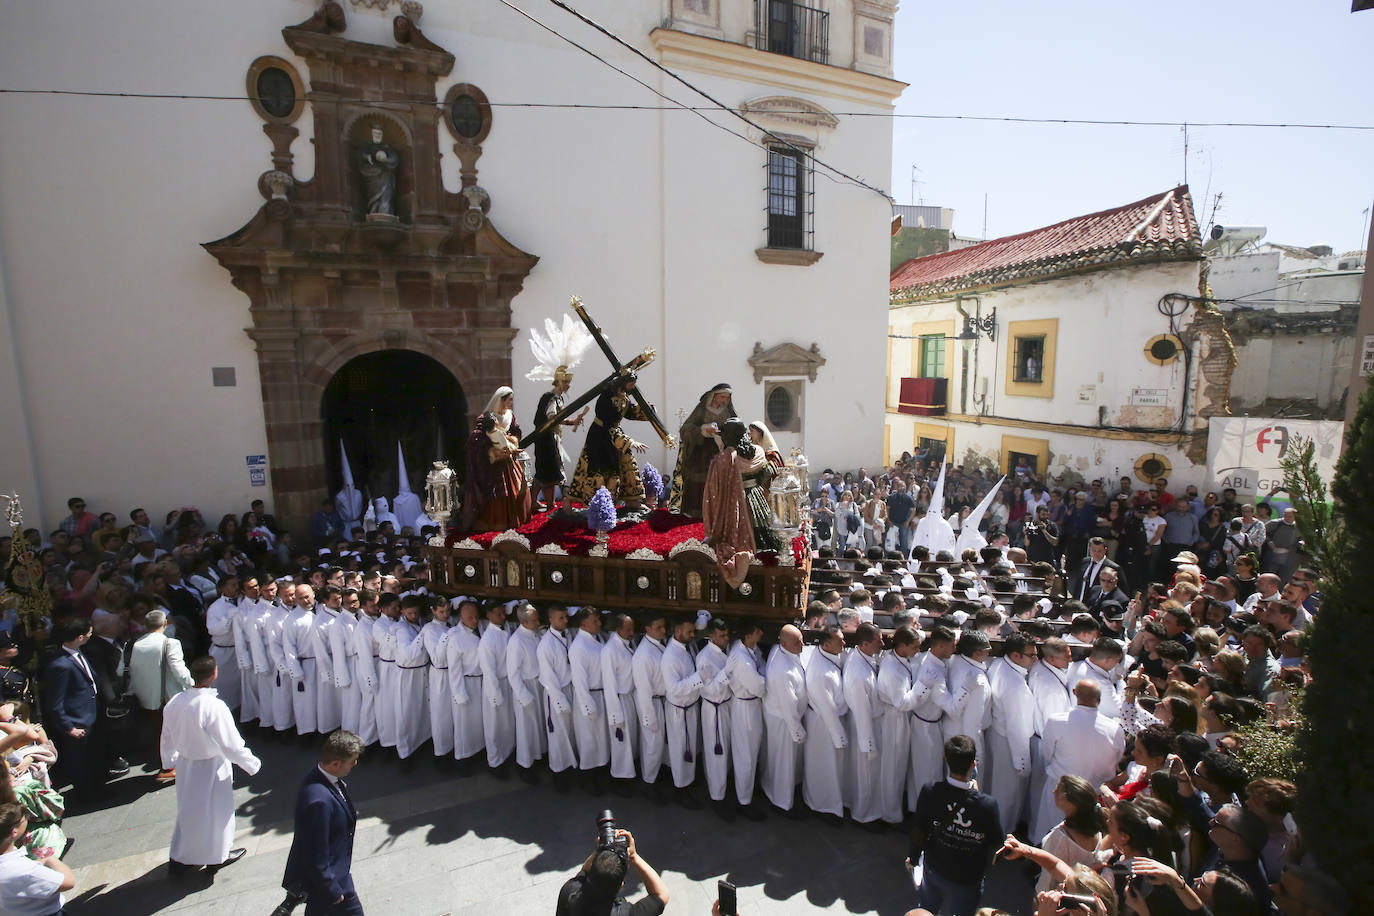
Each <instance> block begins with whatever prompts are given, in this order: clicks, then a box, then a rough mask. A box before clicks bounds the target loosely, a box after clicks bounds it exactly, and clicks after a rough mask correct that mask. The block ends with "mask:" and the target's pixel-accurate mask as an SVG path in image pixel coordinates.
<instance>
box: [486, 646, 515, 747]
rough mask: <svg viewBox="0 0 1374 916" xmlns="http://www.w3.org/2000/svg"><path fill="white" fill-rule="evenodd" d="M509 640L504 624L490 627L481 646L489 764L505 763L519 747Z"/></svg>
mask: <svg viewBox="0 0 1374 916" xmlns="http://www.w3.org/2000/svg"><path fill="white" fill-rule="evenodd" d="M509 640H510V634H509V633H507V632H506V631H505V630H504V629H502V628H501V627H487V628H486V629H485V630H483V631H482V644H481V645H480V646H478V649H477V660H478V662H479V663H480V664H481V666H482V737H483V739H484V740H485V741H486V745H487V765H488V766H492V767H499V766H500V765H501V764H503V763H505V762H506V758H507V757H509V756H510V755H511V752H512V751H513V750H515V715H514V711H513V710H512V709H511V706H512V703H511V694H510V681H509V680H507V677H506V643H507V642H508V641H509Z"/></svg>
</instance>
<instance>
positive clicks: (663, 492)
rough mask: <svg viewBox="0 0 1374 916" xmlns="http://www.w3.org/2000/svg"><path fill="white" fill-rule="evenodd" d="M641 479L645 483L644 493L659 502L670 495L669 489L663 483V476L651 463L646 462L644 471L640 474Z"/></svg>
mask: <svg viewBox="0 0 1374 916" xmlns="http://www.w3.org/2000/svg"><path fill="white" fill-rule="evenodd" d="M639 476H640V479H642V480H643V481H644V493H645V495H646V496H651V497H654V498H656V499H658V500H659V501H662V500H663V499H664V498H665V497H667V495H668V492H667V490H668V488H667V487H666V486H665V485H664V483H663V475H662V474H660V473H659V472H658V468H656V467H654V466H653V465H652V464H650V463H649V462H647V461H646V462H644V470H642V471H640V472H639Z"/></svg>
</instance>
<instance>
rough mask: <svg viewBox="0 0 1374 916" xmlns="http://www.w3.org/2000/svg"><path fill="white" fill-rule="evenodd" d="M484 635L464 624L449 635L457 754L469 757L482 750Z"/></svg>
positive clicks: (454, 746) (450, 676) (454, 737)
mask: <svg viewBox="0 0 1374 916" xmlns="http://www.w3.org/2000/svg"><path fill="white" fill-rule="evenodd" d="M481 647H482V637H481V636H480V635H478V634H477V633H474V632H473V631H472V630H469V629H468V628H467V627H466V626H464V625H463V624H461V623H460V624H458V626H456V627H454V628H453V632H452V633H451V634H449V638H448V683H449V691H450V694H451V695H452V700H453V703H452V705H453V756H455V757H457V758H458V759H459V760H466V759H467V758H469V757H471V756H472V755H473V754H477V753H480V752H481V750H482V748H483V746H484V741H485V738H484V737H483V735H482V661H481V659H480V658H479V650H480V649H481Z"/></svg>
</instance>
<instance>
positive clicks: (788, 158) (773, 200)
mask: <svg viewBox="0 0 1374 916" xmlns="http://www.w3.org/2000/svg"><path fill="white" fill-rule="evenodd" d="M812 200H813V197H812V188H811V165H810V162H809V161H808V157H807V155H806V153H805V152H803V151H802V150H800V149H796V148H795V147H781V146H774V147H770V148H769V150H768V247H769V248H796V249H801V250H805V251H810V250H811V237H812V231H811V217H812Z"/></svg>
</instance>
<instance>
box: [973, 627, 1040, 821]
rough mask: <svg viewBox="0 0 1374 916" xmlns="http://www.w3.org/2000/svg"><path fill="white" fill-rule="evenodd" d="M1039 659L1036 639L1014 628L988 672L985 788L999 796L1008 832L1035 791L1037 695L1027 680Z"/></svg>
mask: <svg viewBox="0 0 1374 916" xmlns="http://www.w3.org/2000/svg"><path fill="white" fill-rule="evenodd" d="M1034 664H1035V641H1034V640H1032V639H1031V638H1030V637H1029V636H1026V635H1025V634H1022V633H1013V634H1011V635H1010V636H1008V637H1006V639H1004V640H1003V641H1002V657H1001V658H999V659H997V661H995V662H993V663H992V665H991V666H990V670H989V672H988V683H989V684H990V685H991V687H992V716H991V718H990V720H989V722H988V729H987V732H986V733H985V738H986V739H987V744H988V760H987V766H986V767H985V772H986V776H985V778H984V780H983V783H982V784H983V785H984V786H986V788H985V789H984V791H985V792H987V793H988V794H989V795H991V796H992V797H993V798H995V799H997V810H998V813H999V814H1000V815H1001V816H1002V832H1003V833H1011V832H1012V831H1013V830H1015V829H1016V825H1017V824H1018V823H1020V821H1021V818H1022V816H1023V815H1024V814H1025V813H1026V802H1027V793H1028V792H1029V791H1030V775H1031V771H1030V766H1031V754H1030V742H1031V735H1032V734H1033V733H1034V729H1035V698H1034V697H1033V696H1032V695H1031V690H1030V685H1029V684H1028V683H1027V679H1028V678H1029V677H1030V668H1031V666H1032V665H1034Z"/></svg>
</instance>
